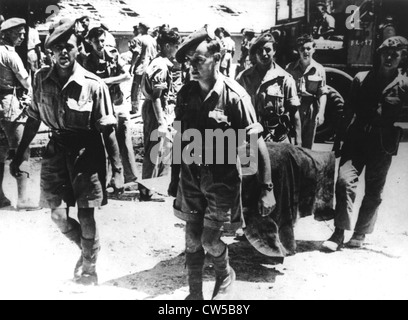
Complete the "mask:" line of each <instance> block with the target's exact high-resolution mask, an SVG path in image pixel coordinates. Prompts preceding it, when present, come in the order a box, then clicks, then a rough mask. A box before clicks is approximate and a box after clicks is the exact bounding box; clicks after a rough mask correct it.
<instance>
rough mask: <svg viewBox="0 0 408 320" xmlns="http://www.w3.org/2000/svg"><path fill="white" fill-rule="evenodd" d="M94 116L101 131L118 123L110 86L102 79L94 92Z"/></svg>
mask: <svg viewBox="0 0 408 320" xmlns="http://www.w3.org/2000/svg"><path fill="white" fill-rule="evenodd" d="M93 118H94V121H95V127H96V129H97V130H99V131H100V132H102V131H103V130H104V129H105V128H108V127H113V126H115V125H116V123H117V121H116V117H115V112H114V110H113V107H112V102H111V98H110V95H109V89H108V86H107V85H106V84H105V83H103V82H102V81H99V82H98V86H97V88H96V90H95V93H94V107H93Z"/></svg>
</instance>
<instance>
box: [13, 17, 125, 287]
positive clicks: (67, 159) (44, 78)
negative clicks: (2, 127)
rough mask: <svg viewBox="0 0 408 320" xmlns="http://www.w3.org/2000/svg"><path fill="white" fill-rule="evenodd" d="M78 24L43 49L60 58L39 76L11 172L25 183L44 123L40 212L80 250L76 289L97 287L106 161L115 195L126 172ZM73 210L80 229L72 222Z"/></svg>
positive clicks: (63, 28)
mask: <svg viewBox="0 0 408 320" xmlns="http://www.w3.org/2000/svg"><path fill="white" fill-rule="evenodd" d="M74 24H75V22H74V21H65V22H63V23H62V24H60V25H58V26H57V27H56V29H55V30H54V32H53V33H52V34H51V35H50V36H49V37H48V39H47V41H46V43H45V47H46V48H47V49H51V50H52V51H53V53H54V60H55V64H54V66H53V67H44V68H42V69H40V70H39V71H38V72H37V74H36V77H35V83H34V88H33V103H32V105H30V106H29V107H28V109H27V114H28V116H29V118H28V120H27V124H26V126H25V130H24V135H23V138H22V141H21V143H20V145H19V147H18V149H17V152H16V156H15V158H14V159H13V161H12V163H11V164H10V172H11V174H12V175H13V176H15V177H16V176H19V174H20V165H21V163H22V161H23V159H24V154H25V152H26V149H27V148H28V146H29V144H30V143H31V141H32V140H33V138H34V137H35V135H36V133H37V132H38V129H39V127H40V124H41V122H44V123H45V124H46V125H47V126H48V127H49V128H50V129H51V131H52V135H51V137H50V142H49V144H48V146H47V151H46V152H45V154H44V157H43V160H42V170H41V205H42V206H43V207H47V208H50V209H51V217H52V220H53V221H54V222H55V223H56V225H57V226H58V228H59V229H60V231H61V232H62V233H63V234H64V235H65V236H66V237H67V238H68V239H69V240H71V241H73V242H75V244H76V245H77V246H78V247H79V248H80V250H81V257H80V259H79V261H78V263H77V265H76V266H75V271H74V276H75V278H74V280H75V282H76V283H78V284H82V285H96V284H97V283H98V276H97V273H96V261H97V256H98V252H99V249H100V246H99V236H98V230H97V225H96V222H95V217H94V212H95V208H98V207H100V206H102V205H105V204H106V203H107V194H106V181H105V179H106V178H105V177H106V174H107V172H106V165H107V164H106V156H105V154H106V153H107V154H108V155H109V157H110V160H111V165H112V171H113V175H114V177H113V181H112V185H113V186H114V187H115V188H117V189H121V188H122V186H123V175H122V170H123V169H122V163H121V161H120V156H119V148H118V143H117V140H116V135H115V130H114V128H115V125H116V119H115V116H114V111H113V108H112V103H111V99H110V97H109V89H108V87H107V86H106V84H105V83H104V82H103V81H102V80H101V79H100V78H99V77H97V76H95V75H94V74H92V73H91V72H88V71H86V70H85V69H83V68H82V67H81V66H80V65H79V63H78V62H76V58H77V55H78V46H77V43H78V39H77V37H76V35H75V33H74ZM75 206H77V207H78V219H79V223H78V222H77V221H76V220H75V219H73V218H71V217H70V216H69V214H70V208H71V207H75Z"/></svg>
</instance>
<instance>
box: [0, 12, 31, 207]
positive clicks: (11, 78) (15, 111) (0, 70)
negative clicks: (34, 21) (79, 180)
mask: <svg viewBox="0 0 408 320" xmlns="http://www.w3.org/2000/svg"><path fill="white" fill-rule="evenodd" d="M25 27H26V21H25V20H24V19H20V18H11V19H8V20H6V21H4V22H3V23H2V25H1V35H2V39H1V40H0V126H1V129H2V130H3V131H4V132H5V134H6V137H7V144H6V145H5V146H0V208H3V207H7V206H10V204H11V203H10V200H9V199H8V198H7V197H6V196H5V194H4V191H3V186H2V185H3V178H4V166H5V164H4V163H5V161H6V160H7V157H8V152H9V151H10V155H11V154H12V153H15V151H16V149H17V147H18V144H19V142H20V141H21V138H22V136H23V131H24V121H25V117H23V116H24V114H23V103H24V102H23V101H26V100H27V99H29V98H28V96H27V95H25V92H28V91H29V90H30V89H31V84H30V78H29V75H28V73H27V71H26V69H25V68H24V63H23V61H22V60H21V58H20V56H19V55H18V54H17V53H16V51H15V47H17V46H19V45H21V43H22V42H23V40H24V38H25V35H26V31H25ZM11 156H12V155H11ZM29 158H30V152H29V150H28V149H27V151H26V152H25V153H24V155H22V159H21V160H22V163H23V167H24V168H23V170H24V171H25V172H21V173H20V174H19V175H18V176H16V180H17V186H18V200H17V206H16V207H17V209H18V210H35V209H38V206H36V205H33V204H30V203H29V202H30V201H29V200H28V194H27V183H28V174H27V173H26V172H27V171H28V160H29Z"/></svg>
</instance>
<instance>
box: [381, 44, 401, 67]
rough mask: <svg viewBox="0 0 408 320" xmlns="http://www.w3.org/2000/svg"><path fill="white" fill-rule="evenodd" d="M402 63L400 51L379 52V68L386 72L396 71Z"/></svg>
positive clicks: (386, 50) (387, 50)
mask: <svg viewBox="0 0 408 320" xmlns="http://www.w3.org/2000/svg"><path fill="white" fill-rule="evenodd" d="M401 61H402V50H399V51H397V50H395V49H385V50H383V51H382V52H381V66H382V68H384V69H385V70H387V71H394V70H396V69H398V67H399V65H400V63H401Z"/></svg>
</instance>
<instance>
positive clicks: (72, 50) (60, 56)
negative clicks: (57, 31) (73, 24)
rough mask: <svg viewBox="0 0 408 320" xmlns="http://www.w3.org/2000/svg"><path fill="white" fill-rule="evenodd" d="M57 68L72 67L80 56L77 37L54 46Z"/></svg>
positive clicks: (73, 36)
mask: <svg viewBox="0 0 408 320" xmlns="http://www.w3.org/2000/svg"><path fill="white" fill-rule="evenodd" d="M52 51H53V53H54V57H55V63H56V65H57V67H59V68H61V69H68V68H70V67H72V66H73V65H74V63H75V60H76V58H77V56H78V47H77V37H76V36H75V35H72V36H71V37H70V38H69V39H68V40H67V41H61V42H59V43H56V44H54V45H53V46H52Z"/></svg>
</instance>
